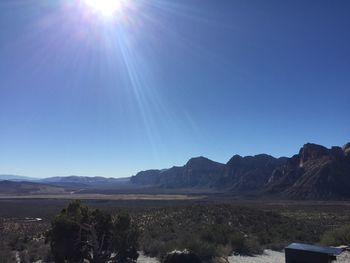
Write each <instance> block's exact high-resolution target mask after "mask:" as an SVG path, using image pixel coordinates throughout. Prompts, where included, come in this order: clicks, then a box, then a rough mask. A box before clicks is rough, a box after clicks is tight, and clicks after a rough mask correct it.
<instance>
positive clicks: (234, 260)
mask: <svg viewBox="0 0 350 263" xmlns="http://www.w3.org/2000/svg"><path fill="white" fill-rule="evenodd" d="M228 260H229V262H230V263H284V262H285V257H284V253H283V252H276V251H272V250H265V251H264V254H263V255H260V256H256V257H246V256H232V257H229V258H228ZM137 262H138V263H159V261H158V260H157V259H155V258H149V257H146V256H144V255H142V254H141V255H140V256H139V258H138V260H137ZM349 262H350V252H344V253H342V254H341V255H339V256H338V257H337V261H335V262H334V263H349Z"/></svg>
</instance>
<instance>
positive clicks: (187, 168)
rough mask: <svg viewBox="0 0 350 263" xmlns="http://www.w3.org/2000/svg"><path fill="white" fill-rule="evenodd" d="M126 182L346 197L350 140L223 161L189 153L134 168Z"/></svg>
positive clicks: (349, 181) (304, 196)
mask: <svg viewBox="0 0 350 263" xmlns="http://www.w3.org/2000/svg"><path fill="white" fill-rule="evenodd" d="M130 182H131V183H132V184H135V185H148V186H156V187H160V188H215V189H220V190H221V191H223V192H232V193H239V194H259V195H272V196H279V197H283V198H292V199H350V190H349V189H350V143H348V144H346V145H344V146H343V148H341V147H332V148H331V149H327V148H326V147H324V146H321V145H317V144H312V143H307V144H305V145H304V146H303V147H302V148H301V149H300V151H299V153H298V154H296V155H294V156H293V157H291V158H287V157H281V158H275V157H273V156H270V155H267V154H260V155H255V156H246V157H242V156H239V155H235V156H233V157H232V158H231V159H230V160H229V161H228V162H227V163H226V164H221V163H217V162H214V161H212V160H209V159H207V158H204V157H198V158H192V159H190V160H189V161H188V162H187V163H186V164H185V165H184V166H180V167H172V168H170V169H164V170H147V171H142V172H139V173H137V174H136V175H135V176H133V177H131V179H130Z"/></svg>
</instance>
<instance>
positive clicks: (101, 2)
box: [84, 0, 123, 17]
mask: <svg viewBox="0 0 350 263" xmlns="http://www.w3.org/2000/svg"><path fill="white" fill-rule="evenodd" d="M84 3H85V4H86V5H87V6H88V7H90V8H92V9H93V10H94V11H96V12H97V13H99V14H101V15H102V16H105V17H110V16H113V15H114V14H116V13H117V12H120V11H121V9H122V7H123V3H122V0H84Z"/></svg>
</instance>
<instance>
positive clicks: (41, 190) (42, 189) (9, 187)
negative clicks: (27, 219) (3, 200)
mask: <svg viewBox="0 0 350 263" xmlns="http://www.w3.org/2000/svg"><path fill="white" fill-rule="evenodd" d="M61 193H66V191H65V189H63V188H61V187H55V186H51V185H45V184H39V183H32V182H13V181H0V195H4V194H5V195H12V194H16V195H20V194H61Z"/></svg>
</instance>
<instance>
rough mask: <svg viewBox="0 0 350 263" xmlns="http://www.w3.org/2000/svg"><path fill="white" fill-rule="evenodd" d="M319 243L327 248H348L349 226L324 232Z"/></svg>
mask: <svg viewBox="0 0 350 263" xmlns="http://www.w3.org/2000/svg"><path fill="white" fill-rule="evenodd" d="M321 243H322V244H324V245H328V246H340V245H346V246H350V225H345V226H341V227H339V228H336V229H334V230H329V231H326V232H325V233H324V235H323V237H322V239H321Z"/></svg>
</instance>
